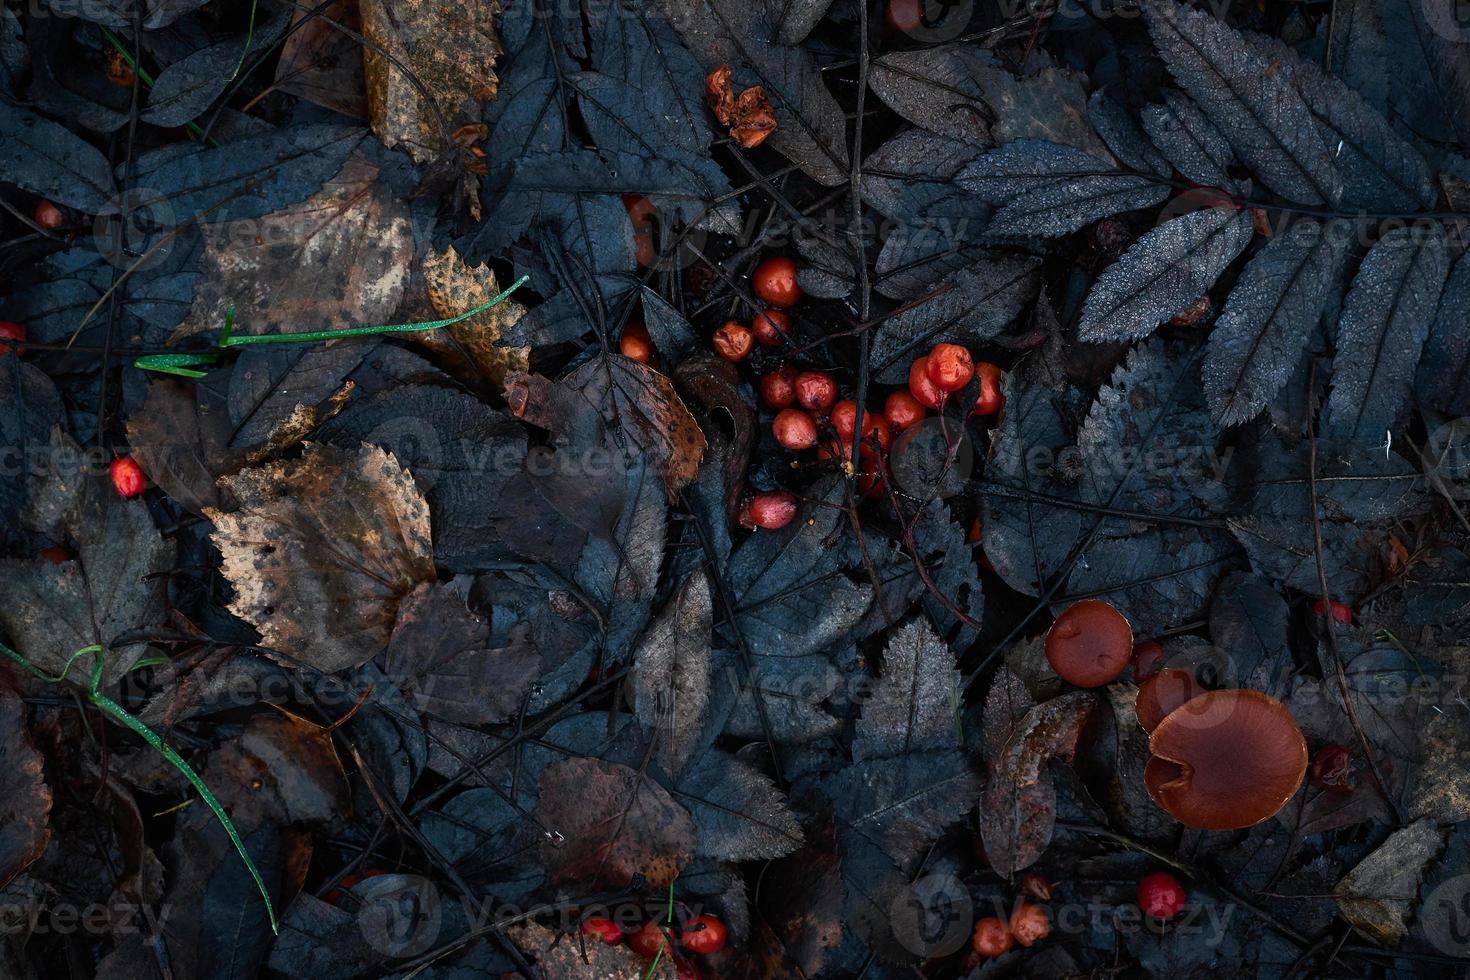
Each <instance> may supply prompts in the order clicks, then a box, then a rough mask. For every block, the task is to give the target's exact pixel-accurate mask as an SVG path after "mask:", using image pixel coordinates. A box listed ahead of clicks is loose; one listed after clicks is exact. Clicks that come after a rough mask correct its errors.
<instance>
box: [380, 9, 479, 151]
mask: <svg viewBox="0 0 1470 980" xmlns="http://www.w3.org/2000/svg"><path fill="white" fill-rule="evenodd" d="M359 6H360V9H361V11H362V33H363V35H364V36H365V37H366V38H367V39H368V40H369V41H370V42H372V43H371V44H367V45H364V46H363V49H362V64H363V71H364V73H365V74H366V76H367V93H368V110H369V115H370V117H371V119H372V124H373V132H374V133H376V134H377V135H378V138H379V139H381V140H382V141H383V144H384V145H385V146H388V147H396V146H403V147H404V148H405V149H407V150H408V153H409V155H410V156H412V157H413V158H414V160H415V161H416V162H418V163H425V162H427V161H429V160H431V159H433V158H434V157H435V156H437V155H438V154H439V153H440V152H441V151H442V150H445V149H447V147H446V146H445V140H446V139H450V138H452V136H451V134H453V133H454V131H455V130H457V129H459V128H460V127H461V126H462V125H464V124H466V123H478V122H480V121H481V119H480V104H481V103H484V102H488V101H490V100H491V99H493V98H495V94H496V92H497V90H498V89H499V87H500V81H499V79H498V78H496V75H495V71H494V69H493V67H492V66H493V65H494V64H495V59H496V58H499V57H500V50H501V49H500V35H499V34H498V33H497V32H496V30H495V18H496V17H498V16H499V15H500V3H499V0H491V2H486V3H464V2H462V0H362V2H361V3H360V5H359ZM387 55H391V56H392V58H391V60H390V58H389V57H387ZM394 61H396V62H397V64H394ZM410 73H411V75H410ZM415 79H417V81H418V82H419V83H420V85H422V89H421V88H420V87H419V86H418V85H415V84H414V80H415ZM430 99H432V100H433V101H432V103H431V102H430ZM436 107H437V110H438V111H435V110H436Z"/></svg>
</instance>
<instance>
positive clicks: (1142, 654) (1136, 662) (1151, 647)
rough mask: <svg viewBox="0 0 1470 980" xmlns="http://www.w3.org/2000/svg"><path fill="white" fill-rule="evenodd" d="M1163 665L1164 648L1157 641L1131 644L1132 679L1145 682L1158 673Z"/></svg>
mask: <svg viewBox="0 0 1470 980" xmlns="http://www.w3.org/2000/svg"><path fill="white" fill-rule="evenodd" d="M1163 663H1164V648H1163V647H1161V646H1159V644H1158V641H1157V640H1144V641H1143V642H1141V643H1135V644H1133V679H1134V680H1135V681H1146V680H1148V679H1149V678H1150V677H1152V676H1154V675H1155V674H1157V673H1158V672H1159V668H1160V667H1161V666H1163Z"/></svg>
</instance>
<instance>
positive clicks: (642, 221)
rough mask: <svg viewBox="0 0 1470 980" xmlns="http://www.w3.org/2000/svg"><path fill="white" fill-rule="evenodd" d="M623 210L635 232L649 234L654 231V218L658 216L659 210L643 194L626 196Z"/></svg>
mask: <svg viewBox="0 0 1470 980" xmlns="http://www.w3.org/2000/svg"><path fill="white" fill-rule="evenodd" d="M623 208H624V210H626V211H627V212H628V220H629V221H631V222H632V223H633V230H634V231H635V232H643V233H647V232H649V231H651V230H652V229H653V216H654V215H656V214H658V208H656V207H654V205H653V202H652V201H650V200H649V199H648V198H646V197H644V196H643V195H642V194H624V195H623Z"/></svg>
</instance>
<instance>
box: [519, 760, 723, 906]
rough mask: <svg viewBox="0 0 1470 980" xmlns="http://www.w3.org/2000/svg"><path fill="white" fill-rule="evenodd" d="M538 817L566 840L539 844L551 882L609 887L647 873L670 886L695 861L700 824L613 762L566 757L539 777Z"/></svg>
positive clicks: (658, 884)
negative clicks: (696, 825) (695, 823)
mask: <svg viewBox="0 0 1470 980" xmlns="http://www.w3.org/2000/svg"><path fill="white" fill-rule="evenodd" d="M539 793H540V796H539V798H538V799H537V801H536V819H537V820H538V821H539V823H540V825H541V826H544V827H547V828H549V829H550V830H552V831H555V832H556V833H557V834H558V835H559V836H560V837H561V838H562V839H561V840H558V841H557V842H555V843H553V842H552V841H550V840H549V839H548V840H546V841H544V842H543V844H542V847H541V857H542V860H544V861H545V862H546V867H547V871H548V873H549V874H550V876H551V878H552V879H553V880H555V881H559V882H574V883H577V884H579V885H586V884H589V883H591V882H594V881H596V882H600V883H602V884H605V885H607V886H608V887H611V888H622V887H625V886H626V885H628V883H629V882H631V881H632V880H633V878H634V876H638V875H641V876H642V877H643V879H644V880H645V881H646V882H647V883H648V886H649V887H650V888H653V889H655V890H657V889H661V888H664V887H666V886H667V885H668V884H669V882H671V881H673V880H674V879H675V878H676V877H678V875H679V872H680V870H681V869H683V867H684V866H685V865H686V864H688V863H689V861H690V860H691V859H692V858H693V857H694V839H695V832H694V821H693V820H691V819H690V817H689V813H688V811H686V810H685V809H684V808H683V807H682V806H680V805H679V804H678V803H676V802H674V798H673V797H672V796H670V795H669V794H668V792H667V791H666V790H665V789H663V788H662V787H661V786H658V785H657V784H656V783H654V782H652V781H651V780H650V779H649V778H648V777H647V776H645V775H643V774H641V773H638V772H636V771H635V770H633V769H629V768H628V767H627V766H623V765H619V764H617V763H615V762H603V761H602V760H600V759H588V758H579V759H566V760H563V761H561V762H557V763H553V764H552V765H549V766H547V767H546V771H545V772H543V773H542V774H541V784H540V789H539Z"/></svg>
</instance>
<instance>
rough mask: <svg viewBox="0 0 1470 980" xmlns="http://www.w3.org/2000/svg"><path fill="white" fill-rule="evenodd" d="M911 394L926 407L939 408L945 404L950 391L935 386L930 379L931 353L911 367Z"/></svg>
mask: <svg viewBox="0 0 1470 980" xmlns="http://www.w3.org/2000/svg"><path fill="white" fill-rule="evenodd" d="M909 394H911V395H913V396H914V400H915V401H917V402H918V403H919V404H920V405H923V406H924V407H925V408H938V407H939V406H941V405H943V404H944V399H945V397H946V396H947V395H948V392H945V391H941V390H939V388H937V387H935V385H934V382H932V381H930V380H929V355H927V354H926V355H924V356H923V357H921V358H919V359H918V360H916V361H914V363H913V364H912V365H911V366H910V367H909Z"/></svg>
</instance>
